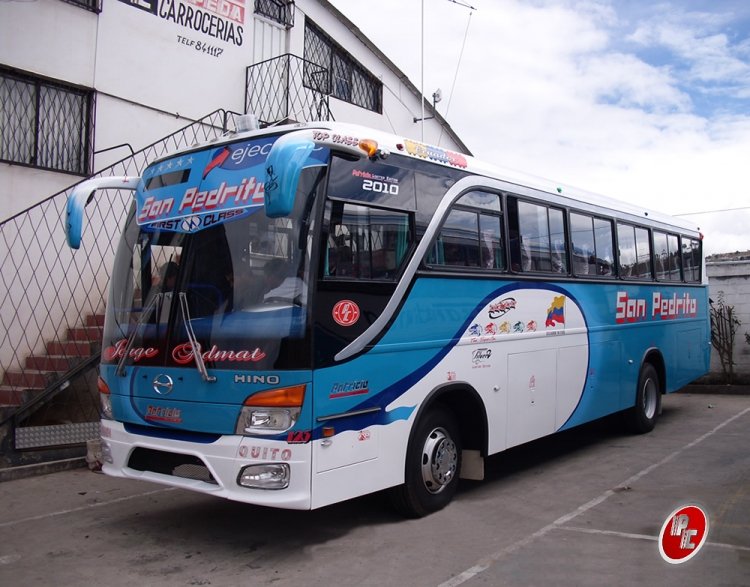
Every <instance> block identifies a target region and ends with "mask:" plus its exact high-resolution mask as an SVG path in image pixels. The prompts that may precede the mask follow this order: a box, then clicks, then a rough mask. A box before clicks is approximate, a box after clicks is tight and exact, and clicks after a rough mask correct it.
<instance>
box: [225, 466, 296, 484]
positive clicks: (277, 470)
mask: <svg viewBox="0 0 750 587" xmlns="http://www.w3.org/2000/svg"><path fill="white" fill-rule="evenodd" d="M289 477H290V469H289V465H287V464H286V463H269V464H264V465H248V466H247V467H243V469H242V470H241V471H240V474H239V477H237V485H240V486H241V487H250V488H252V489H286V488H287V487H289Z"/></svg>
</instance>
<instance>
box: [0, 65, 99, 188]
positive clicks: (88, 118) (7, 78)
mask: <svg viewBox="0 0 750 587" xmlns="http://www.w3.org/2000/svg"><path fill="white" fill-rule="evenodd" d="M93 113H94V92H93V90H86V89H81V88H75V87H72V86H68V85H65V84H61V83H59V82H53V81H50V80H46V79H43V78H39V77H36V76H33V75H29V74H25V73H21V72H17V71H14V70H9V69H4V68H0V161H5V162H9V163H17V164H20V165H28V166H31V167H39V168H42V169H50V170H54V171H63V172H66V173H75V174H77V175H89V174H90V173H91V166H92V158H93V132H94V122H93V120H94V116H93Z"/></svg>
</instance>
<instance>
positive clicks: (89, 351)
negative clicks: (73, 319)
mask: <svg viewBox="0 0 750 587" xmlns="http://www.w3.org/2000/svg"><path fill="white" fill-rule="evenodd" d="M103 326H104V315H103V314H101V315H99V314H96V315H88V316H86V318H85V320H84V323H83V324H82V325H80V326H77V327H74V328H68V329H67V331H66V333H65V337H64V338H59V339H56V340H52V341H49V342H47V344H46V345H45V351H44V353H43V354H38V355H31V356H29V357H27V358H26V360H25V362H24V367H23V368H22V369H16V370H9V371H6V372H5V374H4V375H3V378H2V382H0V406H1V407H7V408H11V409H12V408H14V407H18V406H21V405H23V404H24V403H26V402H28V401H30V400H31V399H33V398H34V397H36V396H37V395H39V394H40V393H41V392H42V391H44V389H46V388H47V386H48V385H50V384H51V383H54V382H55V381H57V380H59V379H60V378H61V377H63V376H64V375H65V373H67V372H68V371H69V370H70V369H71V368H73V367H75V366H76V365H77V364H79V363H81V362H82V361H84V360H85V359H87V358H89V357H91V356H92V355H93V354H94V353H96V352H97V351H98V349H99V348H100V346H101V339H102V330H103Z"/></svg>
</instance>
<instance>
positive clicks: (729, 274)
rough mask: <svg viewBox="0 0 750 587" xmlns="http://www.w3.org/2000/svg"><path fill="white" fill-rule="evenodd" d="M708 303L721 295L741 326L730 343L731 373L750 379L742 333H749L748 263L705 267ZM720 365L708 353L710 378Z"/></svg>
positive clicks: (747, 347) (749, 354) (749, 357)
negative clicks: (732, 367)
mask: <svg viewBox="0 0 750 587" xmlns="http://www.w3.org/2000/svg"><path fill="white" fill-rule="evenodd" d="M706 272H707V274H708V284H709V291H710V295H711V299H712V300H713V301H714V303H715V302H717V301H718V299H719V294H720V293H722V292H723V295H724V303H725V304H726V305H728V306H734V312H735V315H736V317H737V319H738V320H739V321H740V322H741V324H740V326H739V327H738V328H737V333H736V335H735V340H734V362H735V366H734V368H735V373H737V374H738V375H740V376H742V378H743V379H744V378H750V345H749V344H747V342H746V341H745V333H750V260H743V261H719V262H709V263H706ZM721 372H722V371H721V362H720V361H719V357H718V354H717V353H716V351H712V353H711V374H712V375H717V374H721Z"/></svg>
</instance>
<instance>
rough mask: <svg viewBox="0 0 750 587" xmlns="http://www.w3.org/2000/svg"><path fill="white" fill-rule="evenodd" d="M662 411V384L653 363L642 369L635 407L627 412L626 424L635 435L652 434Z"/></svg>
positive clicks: (646, 364) (645, 365)
mask: <svg viewBox="0 0 750 587" xmlns="http://www.w3.org/2000/svg"><path fill="white" fill-rule="evenodd" d="M660 411H661V382H660V381H659V374H658V373H657V372H656V368H655V367H654V366H653V365H652V364H651V363H645V364H644V365H643V367H641V372H640V374H639V376H638V389H637V390H636V394H635V405H634V406H633V407H632V408H630V409H629V410H628V411H627V412H625V424H626V426H627V428H628V430H630V431H631V432H633V433H635V434H645V433H646V432H651V431H652V430H653V429H654V426H656V418H657V417H658V416H659V412H660Z"/></svg>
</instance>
